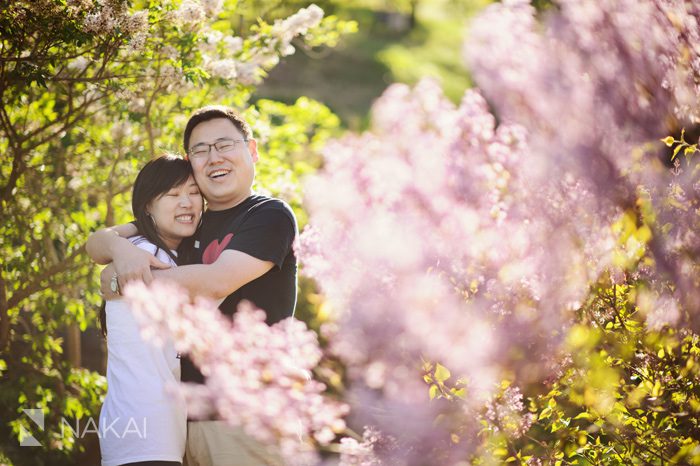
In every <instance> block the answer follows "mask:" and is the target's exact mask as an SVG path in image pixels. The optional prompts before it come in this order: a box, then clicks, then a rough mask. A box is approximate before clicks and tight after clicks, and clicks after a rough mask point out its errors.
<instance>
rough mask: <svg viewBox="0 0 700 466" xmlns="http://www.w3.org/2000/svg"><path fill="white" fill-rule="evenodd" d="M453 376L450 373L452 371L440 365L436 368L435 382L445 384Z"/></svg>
mask: <svg viewBox="0 0 700 466" xmlns="http://www.w3.org/2000/svg"><path fill="white" fill-rule="evenodd" d="M451 376H452V374H451V373H450V371H449V370H448V369H447V368H446V367H445V366H443V365H442V364H440V363H438V364H437V365H436V366H435V380H437V381H438V382H440V383H445V381H446V380H447V379H449V378H450V377H451Z"/></svg>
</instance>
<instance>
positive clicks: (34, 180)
mask: <svg viewBox="0 0 700 466" xmlns="http://www.w3.org/2000/svg"><path fill="white" fill-rule="evenodd" d="M236 8H237V2H235V1H226V2H223V1H201V2H199V1H192V0H184V1H166V2H157V3H154V2H138V1H137V2H126V1H121V0H104V1H103V0H100V1H76V2H62V1H53V0H42V1H38V2H34V1H31V2H30V1H13V2H9V3H5V4H4V5H3V6H2V14H0V35H1V40H2V42H1V44H2V47H1V49H0V92H1V93H2V94H1V96H0V99H1V100H2V107H1V108H0V154H2V155H0V157H1V159H0V160H1V163H0V173H1V175H2V176H1V177H0V178H1V180H2V181H1V182H0V203H1V204H0V205H1V209H0V225H1V226H0V230H2V235H0V262H1V263H2V270H1V273H0V349H1V352H0V371H2V382H1V383H0V399H1V400H2V403H1V406H2V408H1V409H0V410H1V412H2V417H3V419H6V420H9V421H10V422H9V423H7V424H4V425H3V426H2V427H0V432H2V438H3V439H4V440H3V441H2V446H1V447H0V452H2V453H0V459H1V460H2V461H4V462H15V461H16V462H18V464H24V461H25V460H26V458H27V457H28V456H27V455H30V456H32V457H33V458H35V460H34V461H38V462H39V463H43V464H51V465H54V464H70V463H72V462H73V461H75V457H76V455H77V454H78V450H80V449H84V445H80V444H79V443H80V442H78V443H76V439H74V438H73V437H72V436H70V435H66V436H62V435H61V433H60V425H61V422H60V420H61V418H62V417H66V418H68V419H70V420H71V421H73V420H80V419H82V420H83V423H85V421H86V420H87V419H88V417H89V416H93V417H94V416H95V415H96V413H97V412H98V407H99V405H100V403H101V396H102V394H103V392H104V388H105V382H104V380H103V379H102V378H101V377H100V376H99V375H97V374H95V373H92V372H90V371H88V370H85V369H81V368H80V364H81V360H80V354H81V350H80V340H81V339H80V333H81V331H85V330H86V329H87V328H88V327H93V323H94V317H95V313H94V309H96V308H97V307H98V306H99V301H100V298H99V296H97V293H96V292H97V288H96V280H95V277H94V274H93V272H94V268H93V267H92V266H91V265H90V264H89V262H88V260H87V257H86V255H85V254H84V250H83V246H82V245H83V244H84V242H85V239H86V236H87V234H89V233H90V232H91V231H93V230H94V229H96V228H98V227H100V226H103V225H105V224H113V223H115V222H122V221H128V220H129V218H130V213H129V209H128V208H127V205H128V200H129V197H130V196H129V192H130V189H131V185H132V182H133V179H134V176H135V173H136V172H137V171H138V169H139V167H140V166H141V165H142V164H143V163H144V162H145V161H146V160H148V159H150V158H152V157H154V156H158V155H160V154H161V153H162V152H164V151H175V152H179V151H181V150H182V148H181V143H180V140H181V139H180V138H181V132H182V129H183V128H184V124H185V121H186V118H187V115H188V114H189V113H190V112H191V111H192V110H193V109H195V108H197V107H199V106H201V105H204V104H209V103H213V102H214V103H219V104H228V105H233V106H236V107H239V108H244V107H246V102H247V99H248V98H249V97H250V94H251V91H252V90H253V89H254V87H255V85H256V84H257V83H259V82H260V81H261V79H262V78H263V77H264V76H265V73H266V71H267V70H269V69H270V68H271V67H273V66H274V65H275V64H276V63H277V61H278V59H279V56H284V55H288V54H290V53H293V51H294V47H293V45H292V43H293V42H294V41H297V40H299V41H300V42H298V43H304V42H303V40H304V39H297V38H301V37H306V40H307V42H306V43H307V44H308V46H309V47H320V46H322V45H323V44H326V43H328V42H331V43H335V42H337V39H338V36H339V34H342V33H344V32H347V31H349V30H351V29H352V24H351V23H347V22H342V21H338V20H337V19H336V18H334V17H326V18H323V12H322V11H321V10H320V9H319V8H318V7H316V6H310V7H308V8H306V9H302V10H300V11H299V12H296V13H294V14H292V15H291V16H290V17H288V18H280V19H277V20H275V21H271V22H270V23H269V24H268V23H267V22H265V21H263V20H262V19H261V20H259V21H258V22H256V23H255V24H253V25H248V24H246V27H247V28H248V29H246V30H245V31H239V30H237V29H236V26H237V23H236V22H235V21H234V19H235V18H234V16H235V14H236V13H235V12H236ZM294 43H296V42H294ZM247 116H248V117H249V118H250V119H251V121H252V123H253V126H254V130H255V132H256V135H257V136H258V137H259V138H260V140H261V153H263V154H265V155H266V156H264V157H263V162H262V163H261V164H260V170H259V177H258V183H259V185H258V188H259V189H262V190H265V189H267V190H269V191H271V192H273V193H275V194H280V193H281V194H283V195H284V196H285V197H288V198H289V199H290V201H291V202H292V203H293V204H295V205H296V206H297V207H298V206H299V194H298V192H297V190H298V189H299V188H298V187H297V185H295V183H296V181H297V177H298V176H300V175H301V174H303V173H305V172H307V171H308V170H309V169H310V167H312V166H313V164H314V162H313V157H310V158H309V157H307V155H311V154H313V153H314V151H315V150H316V148H317V147H318V145H319V144H320V142H321V141H323V140H324V139H325V138H327V137H328V135H329V134H332V133H333V131H335V130H336V129H337V127H338V120H337V118H336V117H335V116H334V115H333V114H332V113H330V111H329V110H328V109H327V108H325V107H324V106H323V105H321V104H319V103H317V102H314V101H311V100H309V99H300V100H298V101H297V102H296V103H295V104H292V105H283V104H277V103H275V102H270V101H261V102H259V103H258V105H257V107H254V108H250V109H248V110H247ZM33 407H39V408H42V409H43V410H44V411H45V414H46V416H47V417H46V429H45V430H44V431H43V432H37V430H38V429H33V424H32V423H31V422H30V421H29V419H28V418H26V416H22V410H21V409H22V408H33ZM22 428H24V429H26V430H27V431H28V432H32V433H33V434H35V436H36V437H37V438H38V440H39V441H40V442H41V443H42V445H43V447H42V449H41V452H40V453H39V454H37V452H36V449H29V448H20V447H19V445H18V436H19V437H22V433H21V431H22ZM23 458H24V459H23ZM88 461H89V460H88V459H83V460H81V464H88ZM37 464H38V463H37Z"/></svg>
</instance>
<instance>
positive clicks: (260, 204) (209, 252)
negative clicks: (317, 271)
mask: <svg viewBox="0 0 700 466" xmlns="http://www.w3.org/2000/svg"><path fill="white" fill-rule="evenodd" d="M296 234H297V224H296V218H295V217H294V212H292V209H291V208H290V207H289V206H288V205H287V204H286V203H285V202H283V201H280V200H279V199H273V198H270V197H267V196H262V195H259V194H253V195H252V196H250V197H249V198H248V199H246V200H245V201H243V202H242V203H240V204H238V205H237V206H234V207H231V208H230V209H226V210H219V211H211V210H209V211H207V212H205V213H204V218H203V220H202V227H201V228H200V230H199V232H198V233H197V236H196V238H195V242H194V248H195V249H194V253H193V254H192V259H193V263H198V264H211V263H213V262H215V261H216V259H217V258H218V257H219V255H220V254H221V252H223V251H224V250H226V249H233V250H236V251H241V252H244V253H246V254H248V255H250V256H253V257H255V258H257V259H260V260H263V261H269V262H272V263H273V264H274V266H273V267H272V268H271V269H270V270H269V271H267V272H266V273H265V274H264V275H262V276H261V277H258V278H256V279H255V280H253V281H251V282H249V283H246V284H245V285H243V286H242V287H240V288H239V289H238V290H236V291H234V292H233V293H232V294H230V295H229V296H228V297H227V298H226V299H225V300H224V302H223V303H221V305H220V306H219V309H221V312H223V313H224V315H227V316H231V315H232V314H233V313H234V312H236V308H237V307H238V304H239V303H240V302H241V301H242V300H247V301H250V302H252V303H253V305H254V306H256V307H258V308H260V309H262V310H263V311H265V313H266V314H267V319H266V320H267V323H268V324H270V325H271V324H274V323H275V322H279V321H280V320H282V319H284V318H286V317H290V316H292V315H293V314H294V307H295V305H296V297H297V260H296V256H295V255H294V249H293V247H292V244H293V243H294V238H295V236H296ZM182 380H183V381H186V382H199V383H203V382H204V377H203V376H202V374H201V372H199V370H198V369H197V368H196V367H195V366H194V365H193V364H192V362H191V361H190V360H189V359H188V358H186V357H183V358H182Z"/></svg>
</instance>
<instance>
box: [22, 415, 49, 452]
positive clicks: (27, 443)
mask: <svg viewBox="0 0 700 466" xmlns="http://www.w3.org/2000/svg"><path fill="white" fill-rule="evenodd" d="M22 411H24V414H26V415H27V416H28V417H29V419H31V420H32V422H33V423H34V424H36V425H37V426H39V429H41V430H42V431H43V430H44V411H43V410H41V409H39V408H31V409H23V410H22ZM19 438H20V439H21V440H20V441H19V446H20V447H40V446H41V443H39V441H38V440H37V439H35V438H34V436H33V435H32V434H30V433H29V431H28V430H27V429H25V428H24V426H19Z"/></svg>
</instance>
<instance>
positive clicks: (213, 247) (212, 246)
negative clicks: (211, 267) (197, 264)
mask: <svg viewBox="0 0 700 466" xmlns="http://www.w3.org/2000/svg"><path fill="white" fill-rule="evenodd" d="M231 238H233V233H229V234H228V235H226V236H224V239H222V240H221V243H219V241H218V240H216V239H215V240H214V241H212V242H211V243H209V246H207V247H206V249H205V250H204V254H202V264H213V263H214V262H216V259H218V258H219V256H220V255H221V252H222V251H223V250H224V249H226V246H228V243H230V242H231Z"/></svg>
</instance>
